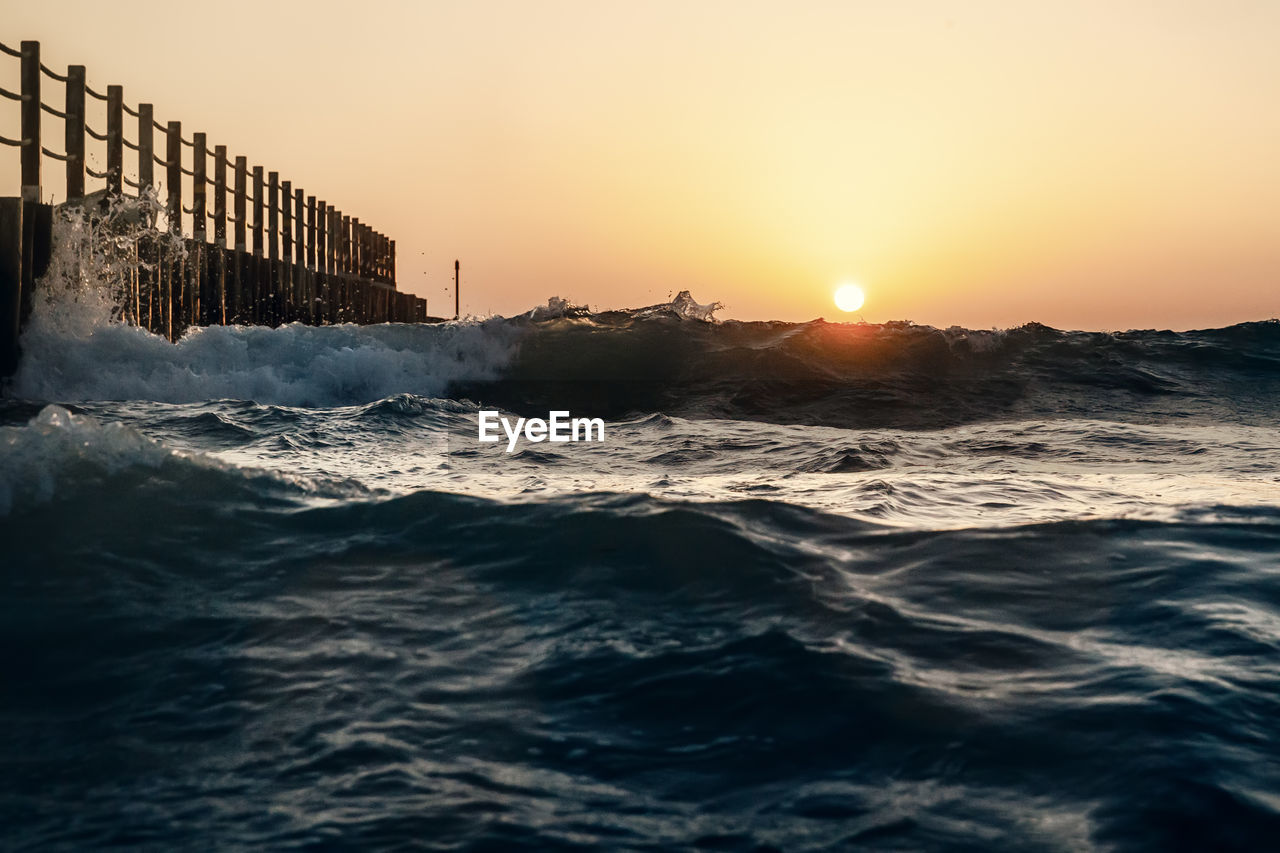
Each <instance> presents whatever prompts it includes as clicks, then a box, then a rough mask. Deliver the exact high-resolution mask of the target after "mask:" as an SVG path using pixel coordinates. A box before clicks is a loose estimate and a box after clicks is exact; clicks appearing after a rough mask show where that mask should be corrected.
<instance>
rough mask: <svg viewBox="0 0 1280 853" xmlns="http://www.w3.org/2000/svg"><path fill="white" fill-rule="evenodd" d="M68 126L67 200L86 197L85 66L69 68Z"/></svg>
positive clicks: (66, 125) (66, 137) (66, 123)
mask: <svg viewBox="0 0 1280 853" xmlns="http://www.w3.org/2000/svg"><path fill="white" fill-rule="evenodd" d="M66 89H67V101H66V106H67V108H66V114H67V117H66V118H65V119H64V120H63V124H64V125H65V127H66V133H65V139H66V147H65V148H64V149H63V151H65V152H66V155H67V201H71V200H73V199H78V198H84V66H83V65H72V66H70V67H69V68H67V82H66Z"/></svg>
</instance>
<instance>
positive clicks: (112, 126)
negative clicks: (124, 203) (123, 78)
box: [107, 86, 124, 196]
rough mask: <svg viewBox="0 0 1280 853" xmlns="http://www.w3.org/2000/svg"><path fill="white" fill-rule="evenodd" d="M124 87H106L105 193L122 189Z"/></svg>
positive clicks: (111, 193)
mask: <svg viewBox="0 0 1280 853" xmlns="http://www.w3.org/2000/svg"><path fill="white" fill-rule="evenodd" d="M123 178H124V87H123V86H108V87H107V195H111V196H119V195H121V194H122V193H123V191H124V181H123Z"/></svg>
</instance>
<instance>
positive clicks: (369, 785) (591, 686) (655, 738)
mask: <svg viewBox="0 0 1280 853" xmlns="http://www.w3.org/2000/svg"><path fill="white" fill-rule="evenodd" d="M81 278H82V279H83V276H82V277H81ZM93 284H94V282H93V281H92V280H89V281H87V282H86V281H84V280H81V281H80V282H79V284H78V285H77V286H76V287H75V288H70V289H68V290H65V291H57V290H56V288H52V287H51V288H50V293H56V294H57V295H56V298H55V297H51V298H50V301H49V302H48V303H47V304H41V305H40V306H38V308H37V315H36V317H35V319H34V320H33V323H32V325H31V327H30V328H29V330H28V332H27V334H26V337H25V339H24V346H25V355H24V362H23V365H22V367H21V370H20V372H19V374H18V375H17V376H16V377H15V378H14V379H13V381H12V382H11V383H10V384H9V385H8V387H7V389H6V395H5V398H4V399H3V401H0V537H2V540H3V542H4V543H5V544H4V559H3V570H2V571H0V585H2V586H0V632H2V636H0V646H2V647H3V649H4V653H3V655H0V683H2V684H3V702H2V703H0V762H2V763H3V773H2V774H0V846H2V847H4V848H5V849H7V850H92V849H102V848H107V847H115V848H124V849H137V850H199V849H273V850H345V849H351V850H355V849H361V850H372V849H396V850H399V849H424V850H728V851H764V850H788V851H790V850H829V849H873V850H993V849H1000V850H1095V849H1097V850H1151V851H1165V850H1261V849H1274V848H1273V845H1274V844H1275V843H1276V842H1275V839H1276V838H1277V837H1278V836H1280V749H1278V747H1277V740H1278V738H1280V430H1278V429H1277V423H1278V420H1277V418H1278V416H1280V323H1275V322H1261V323H1250V324H1243V325H1238V326H1233V327H1230V328H1226V329H1217V330H1209V331H1200V332H1188V333H1172V332H1155V331H1148V332H1128V333H1122V334H1108V333H1083V332H1064V331H1058V330H1054V329H1050V328H1047V327H1044V326H1037V325H1034V324H1033V325H1029V326H1024V327H1021V328H1016V329H1009V330H1002V331H972V330H963V329H948V330H938V329H933V328H927V327H918V326H913V325H910V324H905V323H901V324H887V325H863V324H856V325H849V324H836V323H825V322H821V321H816V322H813V323H805V324H793V323H739V322H732V321H725V322H714V321H710V320H706V319H698V317H699V316H702V317H705V316H707V315H706V312H705V311H702V312H699V311H698V310H697V306H696V304H694V303H691V302H689V301H677V302H674V303H672V304H671V305H668V306H655V307H653V308H650V309H644V310H639V311H613V312H599V313H594V314H593V313H591V312H588V311H586V310H585V309H578V308H573V307H572V306H566V305H564V304H562V303H555V302H554V301H553V303H552V304H551V306H550V308H549V309H544V310H541V311H537V312H532V313H531V315H530V316H525V317H517V318H511V319H502V318H494V319H489V320H484V321H472V322H465V323H457V324H452V323H451V324H445V325H440V326H378V327H362V328H361V327H353V326H339V327H328V328H307V327H302V326H296V325H294V326H287V327H282V328H278V329H267V328H210V329H203V330H196V331H193V332H192V333H190V334H188V335H187V336H186V337H185V338H183V339H182V340H181V341H179V342H178V343H177V344H171V343H168V342H167V341H164V340H161V339H159V338H156V337H154V336H151V335H148V334H147V333H145V332H143V331H141V330H139V329H136V328H132V327H128V326H125V325H121V324H119V323H115V322H112V321H111V312H110V307H109V306H110V300H109V298H104V299H99V298H98V297H97V296H95V295H94V293H95V290H94V288H93V286H92V285H93ZM86 285H87V289H86ZM481 409H496V410H500V411H501V412H503V413H504V414H505V415H507V416H508V417H511V418H513V419H514V417H516V416H518V415H523V416H540V417H545V416H546V414H547V413H548V411H550V410H552V409H566V410H570V411H572V412H573V414H574V415H575V416H577V415H581V416H590V417H601V418H603V419H604V420H605V421H606V436H605V440H604V441H603V442H593V443H587V442H579V443H564V444H555V445H553V444H550V443H540V444H535V443H531V442H521V443H520V444H519V445H518V446H517V448H516V449H515V451H514V452H512V453H508V452H506V449H505V442H500V443H497V444H482V443H480V442H478V441H477V439H476V435H477V421H478V417H479V411H480V410H481Z"/></svg>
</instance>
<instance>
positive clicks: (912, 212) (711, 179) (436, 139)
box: [0, 0, 1280, 329]
mask: <svg viewBox="0 0 1280 853" xmlns="http://www.w3.org/2000/svg"><path fill="white" fill-rule="evenodd" d="M0 2H3V4H4V14H3V23H2V24H0V40H3V41H4V42H6V43H8V44H11V45H13V46H15V47H16V46H17V43H18V42H19V41H20V40H21V39H24V38H36V39H39V40H41V41H42V43H43V51H44V60H45V62H46V64H48V65H51V66H53V67H55V68H65V66H66V65H67V64H68V63H72V62H75V63H81V64H84V65H86V66H88V75H89V82H90V85H91V86H95V87H99V88H101V87H105V86H106V85H107V84H108V83H120V84H123V85H124V87H125V99H126V101H127V102H128V103H130V104H136V103H138V102H139V101H144V100H146V101H151V102H153V103H154V104H155V106H156V116H157V118H158V119H160V120H161V121H167V120H169V119H171V118H172V119H180V120H182V122H183V129H184V132H185V133H187V134H189V133H190V132H192V131H198V130H203V131H206V132H207V133H208V134H209V140H210V144H211V145H212V144H216V143H224V144H226V145H228V147H229V150H230V153H231V154H233V155H234V154H244V155H246V156H247V157H248V158H249V162H250V164H251V165H254V164H261V165H263V166H265V167H266V168H267V169H268V170H270V169H278V170H279V171H280V172H281V177H282V178H287V179H292V180H293V181H294V182H295V183H296V184H298V185H301V186H302V187H304V188H305V189H306V190H307V192H308V193H312V192H314V193H315V194H316V195H317V196H319V197H321V198H324V199H326V200H328V201H330V202H331V203H333V204H335V205H337V206H338V207H339V208H341V209H342V210H343V212H345V213H348V214H351V215H355V216H358V217H360V218H361V220H362V221H364V222H367V223H370V224H372V225H373V226H374V227H376V228H379V229H380V230H382V231H384V232H385V233H387V234H388V235H390V236H392V237H394V238H396V240H397V243H398V250H399V258H400V286H401V288H402V289H406V290H411V291H415V292H417V293H419V294H420V295H423V296H426V297H427V298H428V300H429V308H430V310H431V311H432V313H446V312H447V311H448V312H451V310H452V302H453V297H452V264H453V260H454V258H455V257H457V258H460V259H461V261H462V265H463V311H464V312H467V313H478V314H486V313H490V312H492V313H501V314H508V315H509V314H513V313H516V312H519V311H522V310H526V309H528V308H529V307H531V306H533V305H534V304H537V303H541V302H545V300H546V298H547V297H548V296H551V295H560V296H566V297H569V298H571V299H573V300H574V301H576V302H580V303H583V302H585V303H589V304H590V305H591V306H592V307H624V306H634V305H640V304H650V303H653V302H658V301H662V300H664V299H665V298H667V296H668V294H669V293H672V292H674V291H676V290H681V289H690V290H692V292H693V295H694V296H695V298H697V299H698V300H699V301H702V302H708V301H711V300H713V299H714V300H720V301H722V302H724V303H725V305H726V306H727V308H726V311H725V312H723V314H722V316H728V317H738V318H743V319H771V318H777V319H786V320H807V319H811V318H813V317H817V316H826V317H827V318H828V319H837V315H839V313H840V312H838V311H837V310H836V309H835V307H834V306H833V304H832V301H831V293H832V291H833V290H834V288H835V286H836V285H837V284H838V283H839V282H840V281H842V280H846V279H854V280H857V281H859V282H860V283H862V285H863V286H864V288H865V289H866V291H867V294H868V299H867V304H866V306H865V308H864V309H863V310H862V311H861V312H860V314H861V316H862V317H864V318H865V319H866V320H868V321H872V322H879V321H883V320H890V319H911V320H915V321H916V322H921V323H931V324H934V325H940V326H947V325H951V324H960V325H966V326H971V327H989V326H993V325H995V326H1007V325H1012V324H1017V323H1022V322H1026V321H1029V320H1038V321H1040V322H1044V323H1048V324H1050V325H1054V326H1058V327H1066V328H1104V329H1116V328H1130V327H1140V328H1145V327H1153V326H1154V327H1172V328H1190V327H1205V326H1216V325H1225V324H1228V323H1232V322H1238V321H1242V320H1251V319H1263V318H1267V317H1274V316H1280V50H1276V45H1277V44H1280V3H1276V2H1274V1H1273V0H1234V2H1232V0H1219V2H1172V0H1171V1H1170V2H1145V0H1127V2H1096V0H1077V2H1069V3H1068V2H1064V3H1049V2H1043V3H1027V2H902V3H883V2H852V0H848V1H847V2H830V3H818V2H808V3H803V2H800V3H795V2H793V3H782V2H774V3H758V2H742V0H736V2H697V0H687V1H686V2H638V0H632V2H624V3H620V2H599V0H597V2H572V3H565V2H541V0H540V2H536V3H535V2H486V3H427V2H382V0H366V2H363V3H359V4H352V3H349V2H342V3H336V2H325V0H312V2H307V3H283V2H272V3H266V2H261V1H260V2H253V3H248V2H239V0H234V2H227V0H223V2H218V3H190V4H170V3H142V2H110V3H107V2H102V0H98V2H51V0H44V2H40V3H28V2H15V0H0ZM17 64H18V63H17V60H13V59H9V58H7V57H0V85H4V86H5V87H6V88H10V89H16V88H17V83H18V78H17V74H18V72H17ZM46 85H49V84H46ZM47 92H49V93H53V95H54V98H55V102H56V99H57V98H60V97H61V94H60V91H59V90H58V89H55V88H53V87H52V86H50V87H49V88H48V89H47ZM46 99H47V96H46ZM6 104H8V105H9V106H7V107H6V106H5V105H6ZM47 121H48V122H49V124H48V126H49V128H50V132H51V133H53V134H55V139H57V140H60V139H61V125H60V123H56V122H54V121H53V120H52V119H47ZM91 123H94V122H93V117H92V114H91ZM98 124H100V122H98ZM17 127H18V116H17V110H16V105H13V104H12V103H11V102H7V101H4V102H0V134H2V135H5V136H16V135H17ZM126 127H128V125H126ZM99 129H100V128H99ZM127 135H128V136H129V138H133V133H132V128H130V131H129V133H128V134H127ZM90 150H91V151H93V150H94V149H93V148H91V149H90ZM13 151H14V150H13V149H7V148H6V149H0V193H2V194H5V195H12V194H16V193H17V176H18V170H17V159H16V155H15V154H14V153H13ZM128 163H129V158H128V157H126V165H128ZM91 164H93V165H95V166H96V167H98V168H101V166H102V160H101V157H100V156H99V157H98V158H97V160H96V161H94V160H93V159H92V158H91ZM60 165H61V164H58V163H56V162H54V161H46V163H45V167H44V169H45V174H46V176H47V180H46V184H47V188H48V189H49V190H51V191H52V190H55V189H56V188H57V187H58V186H59V185H60V180H58V176H59V168H60ZM841 316H842V317H844V316H847V315H841Z"/></svg>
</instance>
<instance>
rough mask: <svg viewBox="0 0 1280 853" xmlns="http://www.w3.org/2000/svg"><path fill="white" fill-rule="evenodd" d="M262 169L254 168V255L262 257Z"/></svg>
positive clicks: (259, 167)
mask: <svg viewBox="0 0 1280 853" xmlns="http://www.w3.org/2000/svg"><path fill="white" fill-rule="evenodd" d="M262 195H263V193H262V167H261V166H254V167H253V254H254V256H255V257H259V258H260V257H262V209H263V207H264V205H265V199H263V197H262Z"/></svg>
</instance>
